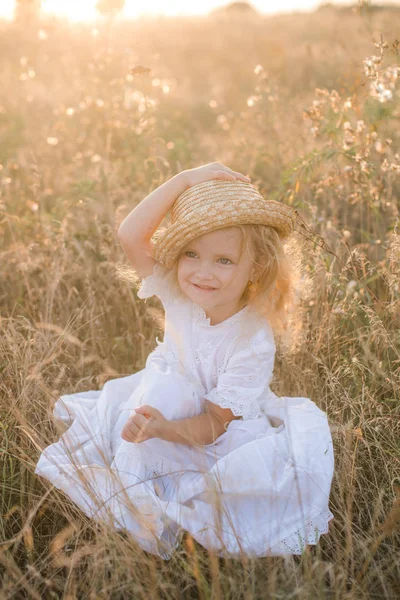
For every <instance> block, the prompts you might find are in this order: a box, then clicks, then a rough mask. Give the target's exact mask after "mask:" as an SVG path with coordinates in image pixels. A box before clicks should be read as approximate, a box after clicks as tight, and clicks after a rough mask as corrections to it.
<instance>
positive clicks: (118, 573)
mask: <svg viewBox="0 0 400 600" xmlns="http://www.w3.org/2000/svg"><path fill="white" fill-rule="evenodd" d="M399 26H400V11H397V10H395V9H394V8H393V9H392V10H383V11H371V10H368V9H367V8H365V7H364V9H362V10H361V12H360V11H359V12H357V11H353V12H352V11H336V10H333V9H329V8H326V9H325V10H320V11H317V12H315V13H314V14H310V15H287V16H277V17H272V18H262V17H252V16H248V17H245V16H235V15H231V16H229V17H228V16H226V15H225V16H224V15H220V16H218V17H217V16H215V17H209V18H204V19H203V18H201V19H200V18H198V19H196V18H193V19H175V20H174V19H166V20H155V21H153V22H152V21H149V22H142V23H125V24H124V23H120V24H115V25H110V24H109V25H108V26H107V25H99V26H98V27H96V28H95V29H94V28H93V27H92V26H86V25H77V24H76V25H67V24H63V23H61V22H57V21H51V20H46V21H41V22H40V23H37V24H35V23H33V24H31V25H30V26H27V25H23V24H21V23H6V22H2V23H1V24H0V56H1V60H0V77H1V87H0V258H1V261H0V273H1V275H0V277H1V288H0V311H1V312H0V323H1V335H0V373H1V379H0V467H1V471H0V472H1V475H0V477H1V480H0V485H1V489H0V498H1V515H2V518H1V520H0V578H1V584H0V590H1V591H0V597H1V598H3V597H4V598H13V599H25V598H29V599H30V598H34V599H41V598H66V599H72V598H90V599H97V598H101V599H102V598H113V599H119V598H121V599H122V598H124V599H125V598H134V599H139V598H147V597H149V596H152V597H154V598H163V599H164V598H165V599H167V598H191V599H192V598H199V599H200V600H203V599H204V600H205V599H208V598H210V599H218V598H230V599H231V598H232V599H242V598H245V599H250V598H277V599H278V598H281V599H286V598H296V599H297V598H298V599H314V598H318V599H323V598H330V599H331V598H332V599H344V598H346V599H353V598H354V599H355V598H357V599H358V598H398V592H399V586H400V561H399V550H400V544H399V539H400V535H399V523H400V478H399V477H400V443H399V439H400V427H399V414H400V391H399V390H400V327H399V324H400V266H399V265H400V237H399V200H398V199H399V194H400V182H399V172H400V92H399V88H400V85H399V78H398V74H399V73H400V71H399V55H398V43H399V42H398V41H397V40H396V36H397V35H398V31H399ZM381 35H382V36H383V38H381ZM382 39H383V44H382V43H381V42H382ZM384 42H387V44H386V45H385V44H384ZM139 67H143V68H142V69H140V68H139ZM216 160H218V161H221V162H223V163H224V164H226V165H228V166H229V167H231V168H232V169H235V170H239V171H241V172H243V173H246V174H248V175H250V176H251V178H252V183H254V184H255V185H257V186H258V187H259V189H260V191H261V192H262V193H263V194H264V195H265V196H266V197H269V198H272V199H275V200H282V201H283V202H286V203H288V204H290V205H292V206H293V207H295V208H296V209H297V210H298V212H299V214H300V215H301V216H302V217H303V219H304V220H305V221H306V223H308V225H309V227H310V229H311V230H312V231H313V232H314V234H313V235H311V234H309V238H310V239H309V240H305V241H304V245H303V253H304V256H303V258H304V263H305V276H306V277H307V280H308V286H307V287H306V290H307V291H306V293H304V295H303V297H302V298H301V303H300V307H299V313H298V314H299V318H298V327H296V332H297V333H296V343H295V344H293V345H292V346H291V347H290V348H286V347H284V346H283V345H282V347H279V348H278V353H277V359H276V364H275V371H274V379H273V382H272V385H271V387H272V389H273V391H274V392H275V393H277V394H278V395H287V396H307V397H310V398H312V399H313V400H314V401H315V402H316V403H317V405H318V406H320V407H321V408H322V409H323V410H325V411H326V412H327V414H328V418H329V420H330V422H331V424H332V431H333V437H334V445H335V458H336V469H335V476H334V481H333V486H332V495H331V510H332V512H333V513H334V515H335V519H334V520H333V521H331V523H330V532H329V534H327V535H325V536H322V538H321V540H320V543H319V544H318V546H317V547H313V548H308V549H307V550H306V551H305V552H304V554H303V555H302V556H300V557H295V558H294V557H289V558H279V557H278V558H271V557H270V558H260V559H257V560H250V559H245V558H244V559H243V560H238V559H235V560H230V561H228V560H224V559H221V558H216V557H215V556H213V555H211V554H209V553H207V552H206V551H205V550H204V549H203V548H202V547H201V546H199V544H197V543H196V542H195V541H194V540H193V539H191V538H190V537H189V536H187V537H186V538H184V540H183V543H182V547H181V548H180V549H179V550H178V551H177V552H176V555H175V556H174V557H173V558H172V559H171V560H170V561H169V562H164V561H163V560H162V559H157V558H155V557H154V556H152V555H148V554H146V553H144V552H142V551H141V550H140V549H139V548H138V547H137V546H136V545H135V543H134V541H133V540H126V539H124V538H123V537H122V536H121V535H120V534H118V533H116V532H115V531H111V530H109V529H107V528H106V527H100V526H99V525H95V524H94V523H93V522H91V521H90V520H89V519H87V518H86V517H85V515H83V514H82V513H81V512H80V511H79V509H78V508H76V507H75V506H74V505H73V503H72V502H71V501H70V500H69V499H67V498H66V497H64V496H63V495H62V494H61V493H60V492H58V491H57V490H56V489H52V488H51V486H48V485H46V484H45V482H44V481H42V480H40V479H39V478H38V477H36V476H35V475H34V474H33V471H34V468H35V464H36V461H37V459H38V456H39V453H40V451H41V449H42V448H43V447H44V446H45V445H46V444H49V443H51V442H53V441H55V439H56V438H57V435H58V432H57V430H56V427H55V424H54V423H53V421H52V419H51V409H52V406H53V404H54V402H55V400H56V399H57V397H58V395H59V394H60V393H73V392H75V391H81V390H89V389H99V388H100V387H102V386H103V385H104V383H105V382H106V381H107V380H108V379H110V378H114V377H122V376H124V375H129V374H131V373H133V372H135V371H137V370H139V369H142V368H143V367H144V364H145V360H146V357H147V355H148V353H149V352H150V351H151V350H152V349H153V348H154V346H155V336H156V335H157V333H158V334H159V330H157V325H156V324H155V320H154V318H153V317H154V313H155V311H156V310H157V309H159V308H160V307H159V305H157V304H156V301H155V300H154V301H151V302H150V304H151V306H152V308H150V309H149V307H148V306H146V305H145V304H144V303H143V302H142V301H140V300H138V299H137V297H136V293H135V290H134V289H133V288H132V287H131V286H129V284H128V283H127V282H126V281H123V280H122V279H121V278H120V277H119V276H118V273H117V267H118V265H121V264H126V261H125V258H124V254H123V252H122V249H121V247H120V245H119V242H118V239H117V235H116V231H117V229H118V225H119V224H120V222H121V221H122V220H123V218H124V217H125V216H126V215H127V214H128V213H129V212H130V210H131V209H132V208H133V207H134V206H135V204H136V203H137V202H139V201H140V200H141V199H142V198H144V197H145V196H146V195H147V194H148V193H149V192H150V191H152V190H153V189H154V188H155V187H156V186H158V185H160V184H161V183H162V182H164V181H165V180H166V179H167V178H169V177H171V176H172V175H174V174H175V173H177V172H179V171H181V170H183V169H187V168H192V167H196V166H199V165H201V164H205V163H208V162H212V161H216Z"/></svg>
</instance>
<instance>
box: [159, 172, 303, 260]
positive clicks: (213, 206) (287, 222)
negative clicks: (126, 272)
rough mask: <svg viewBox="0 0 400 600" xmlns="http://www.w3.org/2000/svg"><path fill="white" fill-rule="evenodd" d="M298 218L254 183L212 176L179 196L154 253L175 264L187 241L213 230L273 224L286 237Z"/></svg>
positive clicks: (161, 258) (292, 211) (160, 234)
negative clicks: (262, 193) (266, 198)
mask: <svg viewBox="0 0 400 600" xmlns="http://www.w3.org/2000/svg"><path fill="white" fill-rule="evenodd" d="M295 221H296V212H295V210H294V209H292V208H291V207H290V206H288V205H286V204H282V203H281V202H276V201H275V200H265V199H264V198H263V197H262V195H261V194H260V192H259V191H258V189H257V188H256V187H255V186H254V185H252V184H251V183H245V182H244V181H226V180H221V179H213V180H210V181H205V182H203V183H199V184H197V185H194V186H192V187H190V188H188V189H187V190H185V191H184V192H183V193H182V194H181V195H180V196H178V198H177V199H176V200H175V202H174V204H173V206H172V210H171V225H170V226H169V227H168V228H167V230H166V231H164V232H161V231H160V230H158V231H156V233H155V234H154V237H153V239H154V252H153V256H154V259H155V260H156V261H157V262H158V263H160V264H162V265H164V266H166V267H172V265H173V263H174V261H175V259H176V258H177V257H178V255H179V253H180V251H181V249H182V248H183V247H184V246H186V244H187V243H189V242H190V241H192V240H193V239H194V238H196V237H198V236H200V235H203V234H205V233H208V232H210V231H214V230H216V229H221V228H222V227H230V226H234V225H246V224H260V225H270V226H271V227H274V228H275V229H276V230H277V231H278V233H279V235H280V237H281V239H284V238H286V237H288V236H289V235H290V234H291V233H292V231H293V229H294V224H295Z"/></svg>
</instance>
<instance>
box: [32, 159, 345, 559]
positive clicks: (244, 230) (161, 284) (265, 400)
mask: <svg viewBox="0 0 400 600" xmlns="http://www.w3.org/2000/svg"><path fill="white" fill-rule="evenodd" d="M171 208H172V219H171V225H170V227H168V228H166V229H161V228H160V229H158V228H159V225H160V223H161V221H162V219H163V218H164V216H165V215H166V214H167V213H168V211H169V210H170V209H171ZM295 221H296V213H295V211H293V210H292V209H291V208H290V207H289V206H286V205H284V204H282V203H280V202H275V201H266V200H265V199H264V198H263V197H262V196H261V194H260V193H259V192H258V190H257V188H256V187H255V186H253V185H252V184H251V183H250V180H249V178H248V177H246V176H244V175H242V174H241V173H237V172H234V171H232V170H231V169H229V168H228V167H226V166H224V165H221V164H220V163H212V164H208V165H204V166H202V167H199V168H197V169H191V170H187V171H183V172H182V173H180V174H178V175H176V176H174V177H172V179H170V180H169V181H167V182H166V183H164V184H163V185H161V186H160V187H159V188H158V189H156V190H155V191H153V192H152V193H151V194H150V195H149V196H148V197H146V198H145V199H144V200H143V201H142V202H140V203H139V205H138V206H137V207H136V208H135V209H134V210H133V211H132V212H131V213H130V214H129V215H128V216H127V217H126V219H125V220H124V221H123V223H122V224H121V226H120V228H119V231H118V234H119V239H120V241H121V244H122V247H123V249H124V252H125V253H126V255H127V257H128V259H129V261H130V262H131V263H132V265H133V267H134V269H135V271H136V272H137V273H138V275H139V276H140V277H141V279H142V283H141V287H140V289H139V291H138V296H139V298H142V299H144V298H149V297H151V296H153V295H156V296H157V297H158V298H159V299H160V301H161V302H162V304H163V307H164V310H165V333H164V341H163V342H162V343H160V342H159V341H158V340H157V343H158V345H157V347H156V348H155V350H153V352H151V353H150V355H149V356H148V358H147V361H146V366H145V368H144V369H142V370H141V371H139V372H137V373H134V374H133V375H130V376H128V377H123V378H119V379H113V380H110V381H108V382H107V383H106V384H105V385H104V387H103V389H102V390H101V391H87V392H80V393H76V394H70V395H63V396H61V398H60V399H59V400H58V401H57V403H56V405H55V409H54V414H55V416H56V417H57V418H58V419H61V420H62V421H64V423H66V424H67V425H69V429H68V430H67V431H66V432H65V433H64V435H63V436H62V437H61V438H60V440H59V441H58V442H56V443H54V444H52V445H50V446H49V447H47V448H45V450H44V451H43V453H42V455H41V457H40V459H39V462H38V464H37V467H36V473H37V474H39V475H41V476H43V477H46V478H47V479H48V480H49V481H51V482H52V483H53V484H54V485H55V486H56V487H58V488H59V489H61V490H63V491H64V492H65V493H66V494H67V495H68V496H69V497H70V498H72V500H73V501H74V502H75V503H76V504H78V505H79V506H80V508H81V509H82V510H83V511H84V512H85V513H86V514H87V515H88V516H90V517H92V518H95V519H101V520H106V519H108V520H110V522H111V523H112V524H113V525H115V526H116V527H118V528H124V529H125V530H127V531H128V532H129V533H130V534H131V535H133V536H134V538H135V539H136V540H137V543H138V544H139V545H140V547H141V548H143V549H144V550H146V551H148V552H151V553H154V554H157V555H159V556H161V557H162V558H164V559H169V558H170V557H171V555H172V553H173V551H174V549H175V548H177V546H178V544H179V542H180V539H181V534H182V533H183V532H184V531H188V532H190V534H191V535H192V536H193V537H194V538H195V539H196V540H197V541H198V542H199V543H200V544H202V545H203V546H204V547H206V548H208V549H209V550H212V551H214V552H216V553H217V554H218V555H219V556H239V555H241V554H242V553H244V554H246V555H249V556H250V555H251V556H267V555H285V554H301V552H302V551H303V550H304V548H305V546H306V545H307V544H316V543H317V542H318V540H319V537H320V535H321V534H323V533H327V531H328V522H329V521H330V519H332V518H333V514H332V513H331V512H330V510H329V508H328V504H329V494H330V487H331V481H332V476H333V469H334V455H333V447H332V438H331V434H330V429H329V425H328V422H327V417H326V414H325V413H324V412H323V411H322V410H320V409H319V408H318V407H317V406H316V404H315V403H314V402H312V401H311V400H310V399H309V398H303V397H300V398H292V397H286V396H285V397H277V396H276V395H275V394H274V393H273V392H272V391H271V389H270V387H269V384H270V382H271V379H272V373H273V368H274V355H275V348H276V347H275V342H274V334H273V328H272V326H271V323H273V324H277V323H279V315H281V314H282V311H283V307H284V304H285V300H286V299H287V298H289V297H290V294H291V293H292V291H293V290H292V289H291V280H290V268H289V262H288V257H287V256H286V255H285V253H284V249H283V245H282V241H283V240H285V239H286V238H288V236H289V235H290V234H291V233H292V232H293V230H294V226H295ZM266 302H268V303H267V304H266Z"/></svg>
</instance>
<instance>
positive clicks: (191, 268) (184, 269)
mask: <svg viewBox="0 0 400 600" xmlns="http://www.w3.org/2000/svg"><path fill="white" fill-rule="evenodd" d="M241 235H242V234H241V231H240V229H238V228H236V227H224V228H223V229H218V230H216V231H211V232H209V233H205V234H204V235H201V236H199V237H197V238H196V239H195V240H193V241H192V242H189V243H188V244H186V246H185V247H184V248H183V249H182V250H181V252H180V255H179V261H178V271H177V277H178V283H179V285H180V288H181V290H182V291H183V292H184V293H185V294H186V295H187V296H188V297H189V298H190V299H191V300H192V301H193V302H195V303H196V304H198V305H200V306H201V307H202V308H203V309H204V310H206V311H208V313H209V314H210V315H211V314H213V315H215V319H218V318H224V313H226V314H228V313H231V314H234V313H235V312H236V311H237V309H238V307H239V305H240V298H241V297H242V295H243V292H244V290H245V288H246V285H247V283H248V281H249V279H252V278H253V277H254V274H255V271H254V266H253V261H252V260H251V258H250V257H249V256H248V255H247V253H246V252H243V254H242V256H241V257H240V256H239V255H240V242H241ZM199 286H202V287H207V288H212V289H209V290H205V289H200V287H199ZM228 316H229V315H228Z"/></svg>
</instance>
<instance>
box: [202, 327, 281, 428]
mask: <svg viewBox="0 0 400 600" xmlns="http://www.w3.org/2000/svg"><path fill="white" fill-rule="evenodd" d="M275 349H276V347H275V342H274V338H273V334H272V333H271V332H270V333H268V331H265V330H263V329H261V330H259V331H258V332H257V333H256V334H255V335H253V336H252V337H251V338H250V340H247V341H246V342H245V343H240V344H235V348H234V351H233V353H232V355H231V357H230V358H229V360H228V363H227V365H226V368H225V371H224V372H223V373H221V375H220V376H219V377H218V382H217V386H216V387H215V388H213V389H212V390H211V391H210V392H209V393H208V394H206V395H205V396H203V398H205V399H206V400H209V401H210V402H214V404H218V405H219V406H221V407H222V408H230V409H231V411H232V412H233V414H234V415H235V416H239V415H241V416H242V417H243V419H256V418H258V417H259V416H260V415H261V409H260V406H259V404H258V402H257V399H258V398H260V397H261V396H262V395H263V393H264V392H265V389H266V387H267V386H268V385H269V384H270V382H271V379H272V374H273V370H274V359H275Z"/></svg>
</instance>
